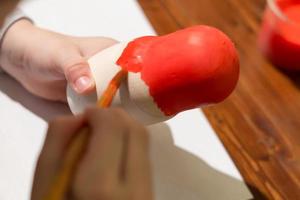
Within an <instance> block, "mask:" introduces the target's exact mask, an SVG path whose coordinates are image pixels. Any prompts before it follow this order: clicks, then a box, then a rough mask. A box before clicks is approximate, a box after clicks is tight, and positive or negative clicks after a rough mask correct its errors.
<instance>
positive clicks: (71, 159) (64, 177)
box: [45, 70, 127, 200]
mask: <svg viewBox="0 0 300 200" xmlns="http://www.w3.org/2000/svg"><path fill="white" fill-rule="evenodd" d="M126 77H127V72H126V71H124V70H121V71H119V72H118V73H117V74H116V76H115V77H114V78H113V79H112V80H111V82H110V83H109V85H108V87H107V89H106V90H105V91H104V93H103V95H102V97H101V98H100V99H99V100H98V102H97V107H99V108H107V107H109V106H110V105H111V103H112V101H113V98H114V96H115V94H116V92H117V90H118V89H119V87H120V85H121V83H122V81H123V80H124V79H125V78H126ZM89 132H90V131H89V128H88V127H84V128H82V129H81V130H80V131H79V132H78V134H77V135H76V136H75V137H74V139H73V141H72V143H71V144H70V147H69V149H68V150H67V152H66V156H65V160H64V164H63V166H62V169H61V171H60V172H59V174H57V176H56V177H55V180H54V182H53V185H52V187H51V189H50V191H49V193H48V194H47V196H46V197H45V200H63V199H64V195H65V193H66V191H67V190H68V187H69V185H70V181H71V178H72V175H73V174H74V172H75V169H76V165H77V163H78V161H79V159H80V158H81V156H82V154H83V152H84V149H85V147H86V146H87V143H88V139H89Z"/></svg>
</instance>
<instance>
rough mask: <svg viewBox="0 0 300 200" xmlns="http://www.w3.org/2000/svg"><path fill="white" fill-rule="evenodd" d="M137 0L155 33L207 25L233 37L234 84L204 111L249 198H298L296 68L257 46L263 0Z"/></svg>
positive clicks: (299, 92) (299, 89) (299, 77)
mask: <svg viewBox="0 0 300 200" xmlns="http://www.w3.org/2000/svg"><path fill="white" fill-rule="evenodd" d="M139 3H140V5H141V6H142V8H143V10H144V11H145V13H146V15H147V16H148V18H149V20H150V22H151V23H152V25H153V27H154V28H155V30H156V31H157V33H158V34H167V33H170V32H172V31H175V30H177V29H180V28H184V27H188V26H191V25H196V24H208V25H212V26H215V27H217V28H220V29H221V30H223V31H224V32H225V33H227V34H228V35H229V36H230V37H231V38H232V39H233V41H234V42H235V44H236V46H237V48H238V50H239V53H240V59H241V76H240V81H239V84H238V87H237V88H236V90H235V92H234V94H232V95H231V96H230V97H229V98H228V99H227V100H226V101H225V102H224V103H221V104H219V105H216V106H211V107H208V108H205V109H204V112H205V114H206V116H207V117H208V119H209V121H210V123H211V124H212V126H213V127H214V129H215V131H216V132H217V134H218V136H219V137H220V138H221V140H222V142H223V143H224V145H225V147H226V148H227V150H228V152H229V153H230V155H231V157H232V159H233V160H234V161H235V164H236V165H237V167H238V169H239V170H240V172H241V174H242V175H243V177H244V179H245V181H246V182H247V184H248V186H249V188H250V190H251V191H252V193H253V195H254V196H255V199H291V200H298V199H300V73H298V74H297V73H287V72H283V71H280V70H278V69H277V68H275V67H273V66H272V65H271V64H270V63H269V62H268V61H267V60H266V59H265V58H263V56H262V55H261V54H260V52H259V51H258V49H257V34H258V32H259V29H260V22H261V17H262V14H263V10H264V7H265V0H139ZM299 56H300V55H299ZM199 134H201V133H199Z"/></svg>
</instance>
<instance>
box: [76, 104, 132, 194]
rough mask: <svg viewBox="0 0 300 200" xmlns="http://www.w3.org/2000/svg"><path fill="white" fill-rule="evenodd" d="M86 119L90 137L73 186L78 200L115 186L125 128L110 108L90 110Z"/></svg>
mask: <svg viewBox="0 0 300 200" xmlns="http://www.w3.org/2000/svg"><path fill="white" fill-rule="evenodd" d="M86 116H87V119H88V124H89V126H90V129H91V138H90V141H89V147H88V148H87V150H86V153H85V155H84V156H83V158H82V160H81V162H80V164H79V166H78V168H77V169H78V171H77V172H78V173H77V174H76V177H75V183H74V185H73V195H74V196H76V197H77V198H79V199H85V198H87V197H86V196H87V195H89V194H95V193H96V194H99V193H101V192H103V190H105V191H106V192H105V193H109V192H107V190H113V189H115V188H117V187H118V184H119V176H120V168H121V163H122V158H123V149H124V136H125V135H126V134H125V133H126V131H127V129H128V128H127V127H126V124H124V123H122V119H121V117H120V115H119V114H118V111H114V110H112V109H105V110H100V109H89V110H88V111H87V112H86ZM74 193H75V194H74Z"/></svg>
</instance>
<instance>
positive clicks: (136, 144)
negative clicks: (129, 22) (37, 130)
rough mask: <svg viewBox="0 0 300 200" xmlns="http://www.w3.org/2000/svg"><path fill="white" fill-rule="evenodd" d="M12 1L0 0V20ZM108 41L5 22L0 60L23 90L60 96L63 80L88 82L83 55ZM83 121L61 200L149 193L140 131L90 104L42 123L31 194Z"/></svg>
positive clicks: (36, 194) (90, 86) (81, 87)
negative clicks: (83, 135)
mask: <svg viewBox="0 0 300 200" xmlns="http://www.w3.org/2000/svg"><path fill="white" fill-rule="evenodd" d="M17 3H18V0H1V2H0V26H2V24H3V20H4V16H6V15H7V14H8V13H9V12H11V11H12V10H13V9H14V7H15V5H16V4H17ZM115 43H116V41H115V40H113V39H110V38H105V37H92V38H91V37H89V38H82V37H73V36H68V35H63V34H59V33H55V32H52V31H49V30H45V29H41V28H38V27H36V26H35V25H33V24H32V23H31V22H30V21H29V20H27V19H22V20H19V21H18V22H16V23H15V24H13V26H11V27H10V29H9V30H8V32H7V33H6V35H5V37H4V39H3V41H2V44H1V47H0V65H1V67H2V68H3V70H4V71H6V72H7V73H8V74H10V75H11V76H12V77H14V78H15V79H16V80H17V81H19V82H20V83H21V84H22V85H23V86H24V87H25V88H26V89H27V90H28V91H30V92H31V93H33V94H34V95H37V96H39V97H42V98H45V99H49V100H55V101H65V87H66V84H67V83H69V84H70V85H71V87H73V89H74V90H75V91H76V92H77V93H79V94H88V93H89V92H91V91H93V90H94V89H95V84H94V81H93V79H92V78H91V73H90V70H89V66H88V63H87V59H88V58H89V57H90V56H92V55H93V54H95V53H96V52H98V51H101V50H103V49H105V48H107V47H109V46H111V45H113V44H115ZM83 126H89V127H90V130H91V131H90V135H91V137H90V140H89V144H88V146H87V148H86V151H85V153H84V155H83V157H82V159H81V161H80V162H79V163H78V166H77V169H76V171H75V174H74V176H73V181H72V182H71V185H70V186H69V190H68V191H66V193H65V195H66V198H65V199H66V200H140V199H143V200H152V199H153V197H152V188H151V173H150V162H149V152H148V133H147V131H146V130H145V128H144V127H143V126H142V125H140V124H139V123H137V122H136V121H134V120H133V119H131V118H130V117H129V116H128V115H127V114H126V113H125V112H124V111H122V110H118V109H97V108H91V109H89V110H87V111H86V112H85V113H84V114H83V115H80V116H69V117H61V118H59V119H56V120H54V121H53V122H51V123H50V125H49V129H48V133H47V137H46V140H45V143H44V147H43V150H42V152H41V154H40V157H39V159H38V164H37V167H36V172H35V177H34V183H33V189H32V200H42V199H43V198H44V195H45V194H46V193H47V191H48V190H49V189H50V186H51V183H52V181H53V177H54V176H55V174H56V173H58V171H59V170H60V167H61V164H62V162H63V159H64V153H65V152H66V148H68V144H69V143H70V141H71V140H72V138H73V137H74V135H76V133H77V132H78V130H80V128H82V127H83Z"/></svg>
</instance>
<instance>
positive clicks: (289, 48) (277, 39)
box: [259, 0, 300, 70]
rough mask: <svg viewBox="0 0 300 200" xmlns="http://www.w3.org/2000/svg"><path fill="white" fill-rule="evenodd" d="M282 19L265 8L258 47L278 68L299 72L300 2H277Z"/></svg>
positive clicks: (284, 0) (296, 0) (285, 0)
mask: <svg viewBox="0 0 300 200" xmlns="http://www.w3.org/2000/svg"><path fill="white" fill-rule="evenodd" d="M276 3H277V6H278V8H279V9H280V10H281V12H282V14H283V16H285V17H286V20H284V19H283V18H282V17H279V16H277V15H275V13H274V12H273V11H272V10H271V9H270V8H267V10H266V11H265V15H264V19H263V25H262V30H261V34H260V38H259V45H260V48H261V50H262V52H263V53H264V54H265V55H266V56H267V57H268V58H269V59H270V61H271V62H272V63H273V64H275V65H276V66H278V67H282V68H285V69H290V70H300V1H299V0H277V1H276Z"/></svg>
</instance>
